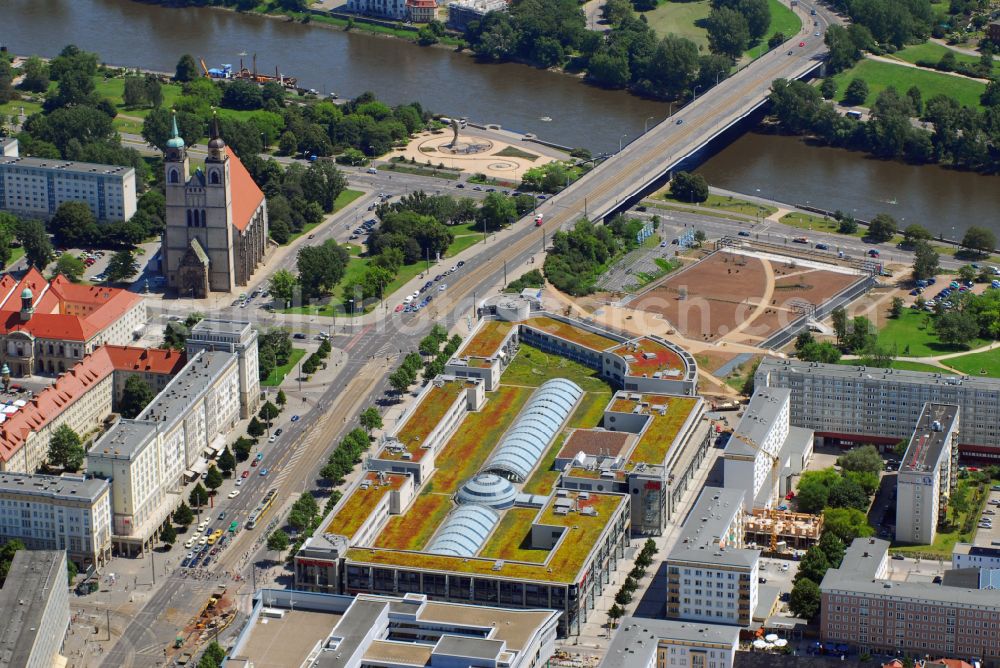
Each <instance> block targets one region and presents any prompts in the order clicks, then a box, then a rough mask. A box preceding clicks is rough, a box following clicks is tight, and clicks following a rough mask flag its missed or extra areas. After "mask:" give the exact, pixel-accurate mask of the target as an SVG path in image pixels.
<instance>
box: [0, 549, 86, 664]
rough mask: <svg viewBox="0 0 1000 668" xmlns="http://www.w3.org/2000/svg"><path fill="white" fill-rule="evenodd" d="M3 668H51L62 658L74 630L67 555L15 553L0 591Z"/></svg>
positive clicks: (40, 551) (57, 552)
mask: <svg viewBox="0 0 1000 668" xmlns="http://www.w3.org/2000/svg"><path fill="white" fill-rule="evenodd" d="M0 610H3V621H2V622H0V638H2V641H0V666H18V668H51V667H52V666H58V665H65V664H66V660H65V658H62V657H60V653H61V652H62V647H63V641H64V640H65V638H66V631H67V630H68V629H69V587H67V586H66V553H65V552H63V551H62V550H30V551H29V550H20V551H18V552H15V553H14V559H13V561H11V564H10V570H9V571H8V573H7V579H6V580H5V581H4V584H3V589H0Z"/></svg>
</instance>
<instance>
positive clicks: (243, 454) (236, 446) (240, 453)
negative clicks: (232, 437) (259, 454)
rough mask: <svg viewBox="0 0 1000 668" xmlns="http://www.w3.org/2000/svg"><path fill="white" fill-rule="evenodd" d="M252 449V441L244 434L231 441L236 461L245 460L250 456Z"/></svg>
mask: <svg viewBox="0 0 1000 668" xmlns="http://www.w3.org/2000/svg"><path fill="white" fill-rule="evenodd" d="M252 449H253V441H252V440H250V439H249V438H246V437H244V436H240V437H239V438H237V439H236V441H234V442H233V453H234V454H235V455H236V461H240V462H245V461H246V460H248V459H249V458H250V451H251V450H252Z"/></svg>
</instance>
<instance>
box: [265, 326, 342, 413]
mask: <svg viewBox="0 0 1000 668" xmlns="http://www.w3.org/2000/svg"><path fill="white" fill-rule="evenodd" d="M323 343H326V344H327V345H328V346H329V345H330V344H329V343H328V342H327V340H326V339H323ZM323 343H321V344H319V345H320V348H322V347H323ZM274 402H275V403H276V404H278V405H279V406H281V407H282V408H284V406H285V404H287V403H288V397H286V396H285V391H284V390H278V396H276V397H275V398H274Z"/></svg>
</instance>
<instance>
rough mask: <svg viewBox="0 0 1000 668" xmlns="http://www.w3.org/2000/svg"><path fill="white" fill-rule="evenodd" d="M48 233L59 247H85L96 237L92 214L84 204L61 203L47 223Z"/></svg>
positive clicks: (78, 202)
mask: <svg viewBox="0 0 1000 668" xmlns="http://www.w3.org/2000/svg"><path fill="white" fill-rule="evenodd" d="M48 228H49V232H51V233H52V236H53V237H54V238H55V241H56V243H57V244H59V245H60V246H66V247H69V248H74V247H79V246H85V245H87V244H89V243H90V241H91V240H92V239H93V238H94V237H95V236H96V231H97V227H96V223H95V222H94V214H92V213H91V212H90V207H89V206H87V204H86V203H85V202H81V201H76V200H73V201H69V202H63V203H62V204H60V205H59V208H58V209H56V213H55V215H54V216H53V217H52V220H50V221H49V225H48Z"/></svg>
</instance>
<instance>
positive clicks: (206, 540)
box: [198, 536, 208, 545]
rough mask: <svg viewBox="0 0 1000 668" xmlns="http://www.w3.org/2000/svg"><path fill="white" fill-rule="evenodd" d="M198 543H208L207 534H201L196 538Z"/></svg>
mask: <svg viewBox="0 0 1000 668" xmlns="http://www.w3.org/2000/svg"><path fill="white" fill-rule="evenodd" d="M198 544H199V545H208V536H202V537H201V538H199V539H198Z"/></svg>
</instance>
